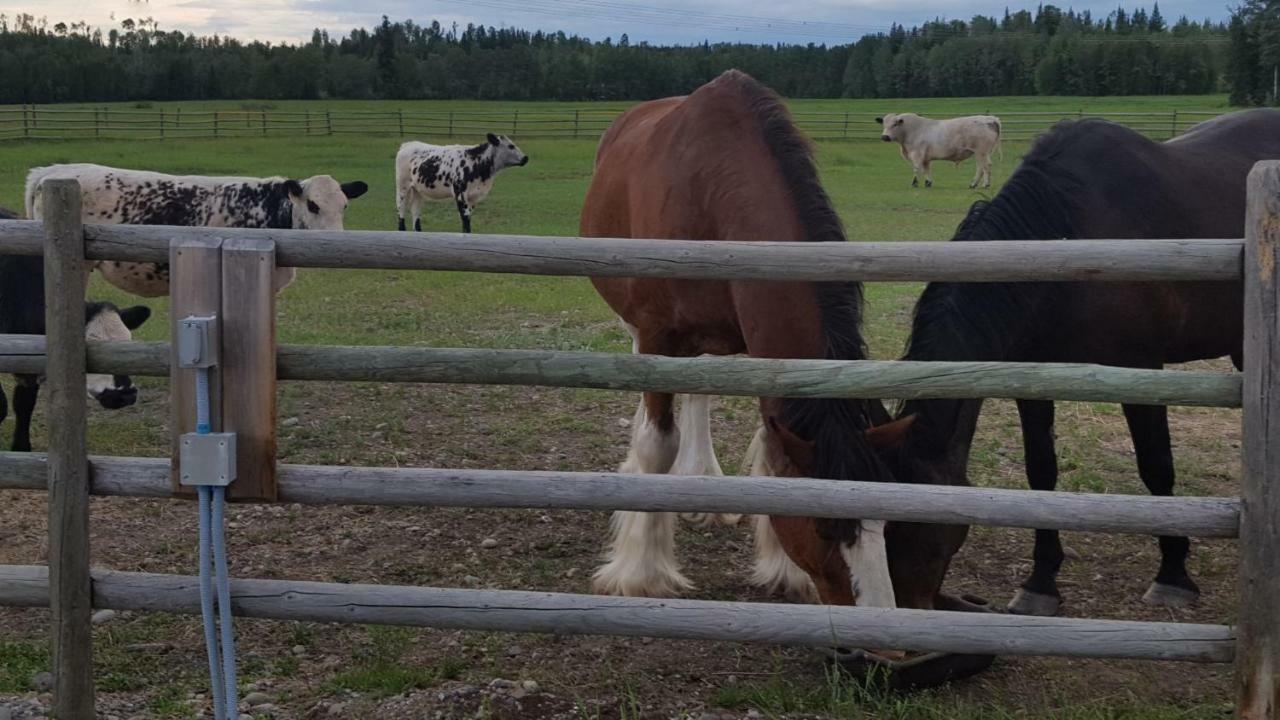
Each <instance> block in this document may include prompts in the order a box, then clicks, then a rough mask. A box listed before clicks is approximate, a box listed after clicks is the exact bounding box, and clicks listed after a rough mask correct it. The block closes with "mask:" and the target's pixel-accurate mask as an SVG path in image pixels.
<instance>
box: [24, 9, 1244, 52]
mask: <svg viewBox="0 0 1280 720" xmlns="http://www.w3.org/2000/svg"><path fill="white" fill-rule="evenodd" d="M1037 4H1038V3H1036V2H1010V3H1009V4H1008V6H1009V7H1010V8H1011V9H1013V10H1017V9H1019V8H1028V9H1034V8H1035V7H1036V5H1037ZM1142 4H1143V5H1146V4H1147V0H1142ZM1116 5H1117V3H1116V2H1114V0H1110V1H1106V2H1102V1H1095V0H1084V2H1076V3H1062V4H1061V6H1062V7H1068V6H1070V7H1074V8H1075V9H1076V10H1085V9H1087V10H1090V11H1092V12H1093V13H1094V15H1095V16H1105V15H1106V14H1107V13H1109V12H1110V11H1111V10H1113V9H1114V8H1115V7H1116ZM1125 5H1126V7H1130V8H1131V7H1135V5H1131V4H1129V3H1125ZM1227 5H1228V3H1227V2H1220V1H1219V0H1167V2H1161V3H1160V10H1161V12H1162V13H1163V14H1164V16H1165V17H1166V18H1167V19H1169V20H1170V21H1172V20H1175V19H1176V18H1177V17H1178V16H1179V15H1183V14H1186V15H1188V16H1190V17H1192V18H1195V19H1204V18H1206V17H1208V18H1212V19H1215V20H1224V19H1226V18H1227V17H1228V10H1227ZM1005 7H1006V5H1005V3H1003V2H999V1H998V0H996V1H993V2H988V3H975V2H972V1H971V0H970V1H961V0H645V2H643V3H630V2H625V0H369V1H368V2H363V3H361V2H352V0H149V1H143V0H102V1H101V2H94V3H92V4H90V3H87V2H85V1H84V0H39V1H38V2H37V1H35V0H0V13H2V14H8V15H14V14H16V13H30V14H32V15H35V16H37V17H40V16H44V17H47V18H48V19H49V22H50V23H51V24H52V23H55V22H58V21H67V22H71V21H77V20H84V21H87V22H89V23H91V24H93V25H97V26H100V27H103V28H106V27H112V26H116V25H117V24H118V23H119V21H120V20H123V19H124V18H129V17H132V18H138V17H152V18H155V19H156V20H157V21H158V22H159V23H160V27H161V28H162V29H168V30H174V29H176V30H183V31H185V32H192V33H198V34H201V35H207V34H214V33H216V34H220V35H232V36H235V37H238V38H243V39H258V40H268V41H274V42H283V41H296V40H303V39H306V38H307V37H309V36H310V35H311V30H312V29H313V28H316V27H320V28H325V29H327V30H329V31H330V32H331V33H334V34H343V33H345V32H346V31H347V30H349V29H350V28H353V27H358V26H362V27H369V26H372V25H374V24H376V23H377V22H379V20H380V19H381V17H382V16H383V15H387V16H389V17H391V18H392V19H393V20H401V19H412V20H414V21H416V22H419V23H423V24H427V23H430V22H431V20H433V19H435V20H439V21H440V22H441V23H442V24H444V25H446V26H447V25H449V24H450V23H453V22H457V23H458V24H459V25H465V24H466V23H468V22H474V23H482V24H485V25H494V26H499V27H501V26H515V27H521V28H529V29H537V28H541V29H544V30H564V31H565V32H568V33H577V34H580V35H586V36H588V37H590V38H592V39H597V40H598V39H603V38H604V37H606V36H612V37H613V38H614V39H617V38H618V36H620V35H622V34H623V33H627V34H628V35H629V37H630V38H631V41H632V42H638V41H640V40H648V41H650V42H653V43H682V44H685V43H696V42H702V41H703V40H710V41H712V42H715V41H722V40H725V41H739V42H775V41H783V42H827V43H842V42H849V41H850V40H853V39H856V38H857V37H859V36H861V35H863V34H866V33H868V32H875V31H877V30H883V29H886V28H888V26H889V24H890V23H892V22H898V23H903V24H906V25H912V24H916V23H919V22H922V21H924V20H929V19H932V18H934V17H942V18H947V19H955V18H959V19H968V18H969V17H971V16H972V15H974V14H977V13H981V14H985V15H1000V14H1003V12H1004V8H1005Z"/></svg>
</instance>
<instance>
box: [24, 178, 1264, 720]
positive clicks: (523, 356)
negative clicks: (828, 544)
mask: <svg viewBox="0 0 1280 720" xmlns="http://www.w3.org/2000/svg"><path fill="white" fill-rule="evenodd" d="M45 192H46V193H47V195H46V197H45V203H44V207H45V212H46V214H47V218H48V220H47V221H46V222H45V223H43V224H41V223H36V222H9V223H0V253H9V254H25V255H37V254H43V255H44V261H45V267H46V274H47V276H48V277H49V279H50V282H49V283H48V287H49V302H48V311H49V320H50V322H49V324H48V334H47V337H46V338H40V337H31V336H0V372H44V373H45V374H46V376H47V383H48V387H49V389H50V391H51V392H50V395H51V396H52V397H51V400H52V402H53V404H54V407H53V410H52V411H53V412H56V413H58V414H59V416H60V418H61V419H62V421H61V422H60V423H58V424H57V426H56V427H55V429H54V432H53V433H52V435H51V437H50V446H49V453H48V455H47V456H43V455H38V454H25V453H24V454H0V489H2V488H10V489H14V488H25V489H40V488H48V489H49V491H50V526H49V532H50V548H51V550H50V566H49V568H47V569H46V568H43V567H37V566H0V605H16V606H40V607H45V606H48V607H50V608H51V610H52V613H53V632H54V663H55V676H56V690H55V711H56V713H57V716H58V717H60V718H64V719H70V720H80V719H81V718H91V717H93V706H94V696H93V683H92V650H91V642H90V641H89V639H90V632H89V628H90V622H89V615H90V611H91V608H92V607H103V608H115V609H136V610H163V611H169V612H182V613H195V612H198V611H199V602H198V588H197V583H196V581H195V579H194V578H191V577H187V576H177V575H154V574H146V573H125V572H111V571H102V570H93V571H90V569H89V567H88V557H89V554H88V534H87V521H88V498H89V495H90V494H100V495H123V496H138V497H170V496H172V492H173V490H172V485H171V476H170V473H171V465H170V461H169V460H167V459H143V458H100V457H89V456H88V455H87V454H86V448H85V418H84V395H83V393H84V391H83V388H84V380H85V373H86V372H117V373H131V374H142V375H160V376H163V375H167V374H168V373H169V360H168V358H169V352H170V349H169V348H168V346H167V345H166V344H164V343H102V344H97V343H92V344H89V345H88V347H86V345H85V342H84V336H83V327H82V326H81V324H80V323H81V322H82V318H83V315H82V313H81V312H80V310H79V303H80V302H81V301H82V298H83V284H82V283H83V272H82V268H83V263H84V261H85V259H86V258H92V259H116V260H125V261H168V260H169V257H170V255H169V253H170V249H171V246H173V247H178V248H189V247H192V246H193V244H194V243H195V242H196V241H197V240H199V241H203V242H206V243H210V244H211V245H210V246H212V243H216V242H217V241H223V243H224V247H225V246H226V243H228V242H230V241H232V240H235V241H236V243H237V247H247V246H249V245H253V246H255V247H258V248H263V247H267V248H270V247H274V253H273V258H274V261H275V262H279V264H281V265H284V266H300V267H365V268H396V269H405V268H414V269H448V270H471V271H495V272H519V273H540V274H563V275H587V276H589V275H597V276H598V275H615V276H626V275H645V276H666V277H708V278H732V279H743V278H753V279H774V280H778V279H788V280H800V279H806V280H902V279H913V280H936V279H948V280H987V281H992V280H1017V281H1031V280H1043V281H1078V280H1091V281H1100V282H1105V281H1117V280H1134V279H1139V280H1171V281H1239V280H1240V279H1241V277H1243V282H1244V292H1245V318H1244V321H1245V332H1246V339H1245V348H1244V353H1245V372H1244V374H1243V376H1241V375H1237V374H1231V373H1203V372H1187V371H1164V370H1155V371H1153V370H1133V369H1124V368H1108V367H1100V366H1091V365H1029V364H1002V363H959V364H957V363H880V362H869V361H818V360H760V359H750V358H689V359H686V358H657V357H643V356H640V357H632V356H621V355H616V354H601V353H555V352H534V351H514V350H465V349H432V348H376V347H341V348H337V347H327V348H326V347H296V346H293V347H291V346H281V347H279V348H277V349H276V353H275V359H276V371H277V375H278V377H280V378H284V379H307V380H319V379H326V380H379V381H383V382H386V381H401V382H453V383H501V384H536V385H552V386H580V387H601V388H615V389H627V390H640V389H652V390H667V391H678V392H694V393H707V394H742V395H791V396H821V397H973V396H988V397H1012V398H1075V399H1090V400H1098V401H1117V402H1118V401H1124V402H1139V403H1159V404H1194V405H1208V406H1225V407H1238V406H1242V407H1243V408H1244V450H1243V452H1244V473H1243V478H1242V484H1243V486H1242V490H1241V498H1240V499H1235V498H1208V497H1201V498H1196V497H1182V498H1172V497H1159V498H1156V497H1130V496H1115V495H1096V494H1078V493H1054V494H1046V493H1039V492H1032V491H1026V490H993V489H987V488H953V487H929V486H917V485H885V484H877V483H861V482H839V481H829V480H806V479H787V478H763V477H747V478H733V477H671V476H663V475H622V474H617V473H567V472H524V471H510V470H506V471H497V470H451V469H412V468H363V467H313V466H292V465H279V466H277V467H275V468H274V469H275V472H276V473H277V478H276V483H277V485H276V487H275V488H274V490H273V491H274V492H275V495H274V497H275V498H276V499H277V500H278V501H281V502H298V503H309V504H338V503H340V504H365V505H395V506H430V505H456V506H468V507H558V508H579V509H594V510H604V509H629V510H642V511H679V512H685V511H709V512H741V513H779V514H798V515H813V516H828V517H850V516H852V517H860V518H865V519H885V520H911V521H919V522H941V523H981V524H991V525H1007V526H1017V527H1035V528H1059V529H1069V530H1088V531H1098V532H1119V533H1144V534H1145V533H1153V534H1156V533H1178V534H1189V535H1196V536H1206V537H1239V538H1240V540H1241V562H1240V570H1239V577H1240V581H1241V586H1240V592H1241V595H1240V605H1239V611H1238V614H1237V617H1238V622H1237V625H1235V626H1234V627H1232V626H1227V625H1193V624H1181V623H1163V622H1161V623H1146V622H1120V621H1108V620H1091V619H1065V618H1040V617H1011V616H991V617H984V616H981V615H972V614H963V615H960V614H956V613H948V612H938V611H930V612H925V611H914V610H902V609H877V608H832V607H821V606H804V605H771V604H762V603H730V602H709V601H692V600H670V599H664V600H650V599H637V598H614V597H598V596H583V595H573V594H562V593H536V592H512V591H487V590H484V591H482V590H461V589H449V588H424V587H395V586H370V585H343V584H335V583H313V582H296V581H276V580H250V579H242V580H236V581H233V583H232V595H233V605H234V609H235V612H236V613H237V614H239V615H242V616H248V617H263V618H275V619H292V620H315V621H326V622H359V623H388V624H401V625H414V626H430V627H444V628H463V629H471V630H502V631H513V632H550V633H587V634H604V635H646V636H660V637H672V638H687V639H706V640H736V641H742V642H760V643H786V644H796V645H811V646H830V645H832V644H833V643H834V644H845V645H850V646H863V647H891V648H901V649H906V650H920V651H945V652H962V653H994V654H1032V655H1068V656H1078V657H1106V658H1140V659H1165V660H1185V661H1194V662H1232V661H1234V662H1235V664H1236V672H1237V678H1238V681H1237V687H1238V688H1239V689H1240V692H1239V697H1238V708H1239V713H1240V716H1241V717H1245V718H1268V719H1276V718H1280V710H1278V709H1277V706H1276V704H1275V698H1276V697H1277V692H1276V691H1277V688H1278V687H1280V685H1277V673H1280V604H1277V603H1276V602H1275V598H1276V597H1280V572H1276V566H1275V558H1276V557H1277V556H1278V553H1280V495H1278V494H1277V491H1273V490H1272V488H1276V487H1280V458H1278V457H1277V455H1278V454H1280V443H1278V442H1277V441H1280V438H1277V437H1276V432H1277V431H1276V430H1275V429H1274V428H1277V427H1280V386H1278V384H1280V284H1278V283H1277V281H1276V277H1275V269H1276V266H1277V261H1278V260H1280V162H1271V163H1262V164H1260V165H1259V166H1258V167H1257V168H1255V169H1254V171H1253V173H1252V174H1251V175H1250V178H1249V211H1248V212H1249V214H1248V219H1247V226H1246V227H1247V238H1246V239H1245V240H1244V241H1241V240H1167V241H1164V240H1156V241H1135V240H1125V241H1118V242H1116V241H1069V242H1039V241H1037V242H984V243H918V244H913V243H901V244H892V243H884V244H875V243H848V244H841V245H831V246H829V247H818V246H815V245H814V244H804V246H803V247H799V246H798V245H797V244H786V243H705V242H704V243H697V242H683V241H665V240H664V241H644V240H583V239H577V238H530V237H519V236H511V237H499V236H467V237H461V236H454V235H449V234H432V233H413V234H396V233H356V232H348V233H325V232H309V231H307V232H298V231H266V230H224V229H216V230H215V229H203V228H201V229H190V228H171V227H126V226H93V225H90V226H82V225H81V224H80V221H79V217H80V216H79V208H78V198H79V193H78V189H77V188H76V187H75V185H74V184H72V183H68V182H57V183H47V184H46V189H45ZM270 259H271V258H268V260H270ZM267 277H269V274H268V275H267ZM174 282H175V303H178V302H179V300H178V294H179V293H178V292H177V291H178V290H179V288H178V284H179V283H182V282H184V277H183V276H182V274H181V273H178V274H177V275H175V279H174ZM183 292H184V293H185V292H186V291H183ZM224 307H225V306H224ZM59 313H61V315H59ZM67 318H74V322H73V321H71V320H68V319H67ZM226 332H227V330H226V329H225V328H224V334H225V333H226ZM224 341H225V338H224ZM957 370H961V371H963V372H962V373H958V372H957ZM1273 417H1274V418H1276V422H1275V423H1271V422H1270V421H1271V419H1273ZM267 461H269V462H274V458H267Z"/></svg>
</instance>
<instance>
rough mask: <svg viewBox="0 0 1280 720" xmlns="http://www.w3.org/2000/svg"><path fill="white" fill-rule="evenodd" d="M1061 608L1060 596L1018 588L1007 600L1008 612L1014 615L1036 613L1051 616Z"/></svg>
mask: <svg viewBox="0 0 1280 720" xmlns="http://www.w3.org/2000/svg"><path fill="white" fill-rule="evenodd" d="M1061 608H1062V598H1057V597H1054V596H1052V595H1044V594H1042V593H1037V592H1031V591H1029V590H1025V589H1023V588H1018V592H1017V593H1016V594H1015V595H1014V596H1013V599H1012V600H1010V601H1009V605H1008V609H1009V612H1011V613H1013V614H1014V615H1036V616H1039V617H1053V616H1054V615H1057V614H1058V610H1060V609H1061Z"/></svg>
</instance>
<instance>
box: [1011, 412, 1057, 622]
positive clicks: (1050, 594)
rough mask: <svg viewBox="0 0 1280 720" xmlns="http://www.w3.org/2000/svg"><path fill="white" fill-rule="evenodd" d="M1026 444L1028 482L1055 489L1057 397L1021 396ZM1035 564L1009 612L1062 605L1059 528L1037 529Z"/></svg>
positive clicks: (1046, 611) (1039, 611) (1045, 611)
mask: <svg viewBox="0 0 1280 720" xmlns="http://www.w3.org/2000/svg"><path fill="white" fill-rule="evenodd" d="M1018 417H1019V418H1020V419H1021V420H1022V447H1023V452H1024V453H1025V455H1024V457H1025V460H1026V466H1027V483H1028V484H1029V485H1030V486H1031V489H1032V490H1047V491H1052V490H1053V489H1054V488H1056V487H1057V486H1058V457H1057V454H1056V453H1055V451H1054V446H1053V445H1054V444H1053V401H1051V400H1019V401H1018ZM1033 557H1034V559H1035V565H1034V567H1032V569H1031V575H1029V576H1028V577H1027V579H1026V580H1023V581H1022V587H1021V588H1019V589H1018V592H1017V594H1016V595H1014V596H1013V600H1010V601H1009V612H1011V613H1016V614H1018V615H1056V614H1058V608H1059V607H1061V605H1062V595H1061V593H1059V592H1058V570H1059V568H1061V567H1062V559H1063V557H1064V556H1063V553H1062V540H1061V538H1059V536H1058V531H1057V530H1036V547H1035V552H1034V553H1033Z"/></svg>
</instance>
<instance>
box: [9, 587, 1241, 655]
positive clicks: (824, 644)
mask: <svg viewBox="0 0 1280 720" xmlns="http://www.w3.org/2000/svg"><path fill="white" fill-rule="evenodd" d="M92 577H93V603H94V607H96V608H105V609H111V610H141V611H165V612H177V613H187V614H197V613H199V612H200V594H199V587H198V581H197V579H196V578H194V577H189V576H184V575H160V574H153V573H136V572H117V571H103V570H98V571H94V572H93V573H92ZM48 604H49V593H48V574H47V571H46V569H45V568H43V567H40V566H32V565H10V566H0V605H16V606H24V607H45V606H47V605H48ZM231 604H232V607H233V611H234V612H235V614H236V615H238V616H241V617H254V618H269V619H276V620H305V621H311V622H337V623H369V624H384V625H409V626H415V627H432V628H444V629H456V630H486V631H499V632H538V633H550V634H553V635H619V636H645V637H665V638H676V639H685V640H722V641H737V642H748V643H766V644H784V645H799V646H809V647H818V648H829V647H832V646H843V647H863V648H896V649H901V650H911V651H939V652H957V653H983V654H998V655H1058V656H1067V657H1091V658H1125V659H1158V660H1186V661H1192V662H1206V663H1216V662H1230V661H1231V660H1232V658H1233V656H1234V653H1235V635H1234V633H1233V631H1232V629H1231V628H1230V627H1227V626H1224V625H1193V624H1183V623H1148V622H1133V621H1124V620H1079V619H1072V618H1055V617H1026V616H1019V615H999V614H985V613H958V612H940V611H929V610H898V609H885V608H865V607H863V608H860V607H847V606H831V605H778V604H765V603H741V602H718V601H709V600H678V599H646V598H624V597H607V596H600V595H573V594H568V593H544V592H519V591H510V590H463V589H449V588H432V587H405V586H395V585H361V584H340V583H321V582H306V581H299V580H232V581H231Z"/></svg>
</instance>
